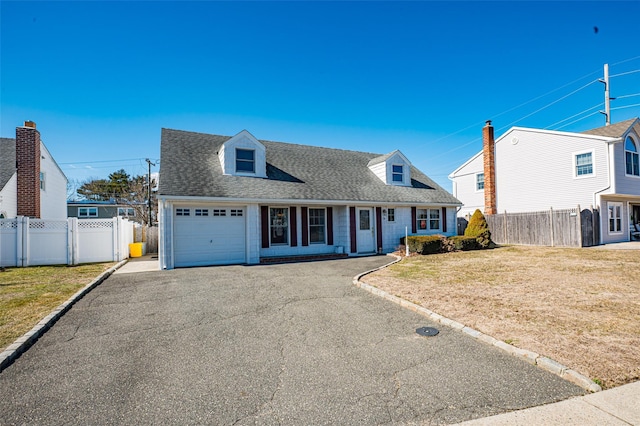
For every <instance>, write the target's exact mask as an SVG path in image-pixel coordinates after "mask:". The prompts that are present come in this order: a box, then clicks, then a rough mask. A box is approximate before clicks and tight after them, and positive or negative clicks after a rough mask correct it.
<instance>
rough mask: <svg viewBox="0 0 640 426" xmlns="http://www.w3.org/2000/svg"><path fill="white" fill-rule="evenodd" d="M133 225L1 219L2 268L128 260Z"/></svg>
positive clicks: (113, 221) (112, 221)
mask: <svg viewBox="0 0 640 426" xmlns="http://www.w3.org/2000/svg"><path fill="white" fill-rule="evenodd" d="M133 227H134V224H133V222H129V221H128V220H126V219H123V218H121V217H117V218H113V219H80V220H78V219H77V218H75V217H70V218H68V219H66V220H46V219H30V218H28V217H24V216H20V217H18V218H15V219H0V266H18V267H20V266H36V265H62V264H67V265H77V264H79V263H91V262H112V261H120V260H123V259H126V258H127V257H129V243H132V242H133Z"/></svg>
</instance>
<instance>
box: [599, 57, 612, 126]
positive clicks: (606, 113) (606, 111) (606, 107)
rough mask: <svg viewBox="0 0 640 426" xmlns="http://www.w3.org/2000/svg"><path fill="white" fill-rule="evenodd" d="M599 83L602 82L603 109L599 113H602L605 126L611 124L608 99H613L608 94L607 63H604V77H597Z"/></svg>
mask: <svg viewBox="0 0 640 426" xmlns="http://www.w3.org/2000/svg"><path fill="white" fill-rule="evenodd" d="M598 81H599V82H600V83H603V84H604V111H600V114H604V117H605V126H610V125H611V106H610V101H612V100H614V99H615V98H612V97H610V96H609V64H604V79H602V78H600V79H598Z"/></svg>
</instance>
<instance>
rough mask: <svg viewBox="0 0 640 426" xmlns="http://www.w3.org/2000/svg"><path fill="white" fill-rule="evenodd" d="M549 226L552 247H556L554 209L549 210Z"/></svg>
mask: <svg viewBox="0 0 640 426" xmlns="http://www.w3.org/2000/svg"><path fill="white" fill-rule="evenodd" d="M549 219H550V220H549V226H550V227H551V247H554V246H555V238H554V235H553V207H551V209H550V210H549Z"/></svg>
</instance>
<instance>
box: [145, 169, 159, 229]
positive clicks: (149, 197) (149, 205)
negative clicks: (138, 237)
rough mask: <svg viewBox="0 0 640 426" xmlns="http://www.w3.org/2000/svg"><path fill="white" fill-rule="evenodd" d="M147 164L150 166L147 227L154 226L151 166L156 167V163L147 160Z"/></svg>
mask: <svg viewBox="0 0 640 426" xmlns="http://www.w3.org/2000/svg"><path fill="white" fill-rule="evenodd" d="M144 161H146V162H147V164H148V165H149V173H148V174H147V184H148V193H147V206H148V207H149V218H148V219H147V225H149V226H151V225H152V224H153V220H151V166H155V165H156V163H152V162H151V160H149V159H148V158H145V160H144Z"/></svg>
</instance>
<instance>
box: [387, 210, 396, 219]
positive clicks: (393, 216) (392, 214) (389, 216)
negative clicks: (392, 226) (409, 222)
mask: <svg viewBox="0 0 640 426" xmlns="http://www.w3.org/2000/svg"><path fill="white" fill-rule="evenodd" d="M387 220H388V221H389V222H395V221H396V209H388V210H387Z"/></svg>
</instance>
